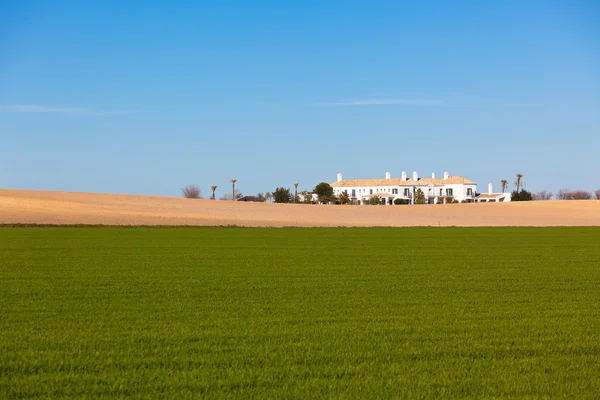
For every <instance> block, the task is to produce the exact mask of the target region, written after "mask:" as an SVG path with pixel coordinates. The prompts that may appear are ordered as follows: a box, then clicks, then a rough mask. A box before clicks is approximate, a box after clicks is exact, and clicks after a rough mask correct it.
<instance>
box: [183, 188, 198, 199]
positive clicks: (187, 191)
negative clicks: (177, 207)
mask: <svg viewBox="0 0 600 400" xmlns="http://www.w3.org/2000/svg"><path fill="white" fill-rule="evenodd" d="M181 193H182V194H183V197H185V198H186V199H201V198H202V196H201V195H200V188H199V187H198V185H187V186H186V187H183V188H181Z"/></svg>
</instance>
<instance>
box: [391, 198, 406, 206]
mask: <svg viewBox="0 0 600 400" xmlns="http://www.w3.org/2000/svg"><path fill="white" fill-rule="evenodd" d="M394 204H395V205H397V206H398V205H400V204H408V200H406V199H395V200H394Z"/></svg>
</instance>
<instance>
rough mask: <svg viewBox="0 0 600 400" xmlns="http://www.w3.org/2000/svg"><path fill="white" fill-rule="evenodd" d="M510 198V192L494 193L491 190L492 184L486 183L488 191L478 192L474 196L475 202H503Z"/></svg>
mask: <svg viewBox="0 0 600 400" xmlns="http://www.w3.org/2000/svg"><path fill="white" fill-rule="evenodd" d="M510 199H511V194H510V193H494V192H493V190H492V184H491V183H490V184H488V192H487V193H481V194H478V195H477V197H475V202H477V203H496V202H498V203H503V202H508V201H510Z"/></svg>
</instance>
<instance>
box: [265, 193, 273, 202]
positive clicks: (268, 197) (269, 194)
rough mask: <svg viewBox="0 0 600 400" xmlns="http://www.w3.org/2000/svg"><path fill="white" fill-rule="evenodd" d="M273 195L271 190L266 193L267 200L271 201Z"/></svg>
mask: <svg viewBox="0 0 600 400" xmlns="http://www.w3.org/2000/svg"><path fill="white" fill-rule="evenodd" d="M272 197H273V195H272V194H271V192H267V193H265V201H267V202H268V201H270V200H271V198H272Z"/></svg>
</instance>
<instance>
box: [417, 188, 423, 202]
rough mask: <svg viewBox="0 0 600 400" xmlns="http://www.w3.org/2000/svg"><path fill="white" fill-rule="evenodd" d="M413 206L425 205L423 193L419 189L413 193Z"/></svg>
mask: <svg viewBox="0 0 600 400" xmlns="http://www.w3.org/2000/svg"><path fill="white" fill-rule="evenodd" d="M415 204H425V193H423V191H422V190H421V189H417V191H416V192H415Z"/></svg>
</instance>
